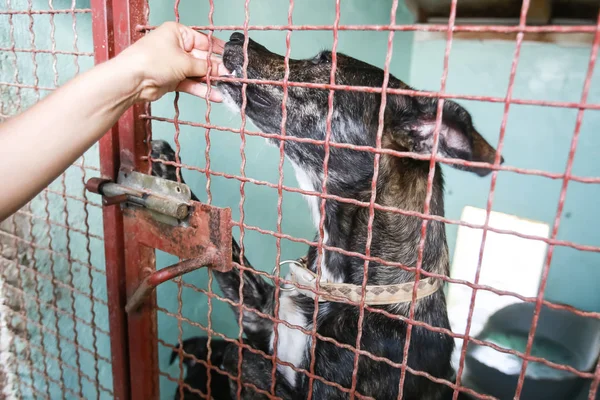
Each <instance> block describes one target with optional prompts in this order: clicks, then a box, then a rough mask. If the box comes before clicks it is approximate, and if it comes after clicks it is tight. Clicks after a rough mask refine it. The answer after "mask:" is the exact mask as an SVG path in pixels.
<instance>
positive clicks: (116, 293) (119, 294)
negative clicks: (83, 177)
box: [91, 0, 131, 400]
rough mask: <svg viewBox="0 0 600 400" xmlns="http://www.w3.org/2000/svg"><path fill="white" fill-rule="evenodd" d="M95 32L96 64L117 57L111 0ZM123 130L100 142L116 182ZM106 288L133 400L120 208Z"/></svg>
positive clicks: (101, 0) (112, 230) (101, 1)
mask: <svg viewBox="0 0 600 400" xmlns="http://www.w3.org/2000/svg"><path fill="white" fill-rule="evenodd" d="M91 6H92V32H93V36H94V60H95V62H96V64H99V63H102V62H105V61H107V60H109V59H110V58H112V57H114V54H115V53H114V52H115V48H114V25H113V16H112V1H111V0H92V1H91ZM119 164H120V162H119V128H118V126H114V127H113V128H112V129H111V130H110V131H108V132H107V133H106V135H104V137H103V138H102V139H101V140H100V172H101V174H102V176H103V177H105V178H108V179H113V180H114V179H116V178H117V174H118V170H119ZM102 214H103V223H104V248H105V257H106V264H105V265H106V289H107V298H108V309H109V314H108V315H109V317H108V318H109V323H110V346H111V363H112V373H113V391H114V396H115V399H118V400H125V399H129V398H130V396H131V393H130V378H129V354H128V348H127V347H128V346H127V337H128V335H127V316H126V314H125V303H126V300H127V297H126V292H125V279H124V277H125V253H124V241H123V215H122V213H121V209H120V208H119V207H118V206H107V207H103V210H102Z"/></svg>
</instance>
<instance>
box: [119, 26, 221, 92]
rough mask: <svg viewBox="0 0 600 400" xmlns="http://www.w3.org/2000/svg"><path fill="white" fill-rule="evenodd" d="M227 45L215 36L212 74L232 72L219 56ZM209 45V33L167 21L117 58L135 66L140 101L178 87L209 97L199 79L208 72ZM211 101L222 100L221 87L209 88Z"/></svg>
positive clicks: (206, 88)
mask: <svg viewBox="0 0 600 400" xmlns="http://www.w3.org/2000/svg"><path fill="white" fill-rule="evenodd" d="M224 44H225V42H224V41H222V40H220V39H217V38H215V37H213V38H212V54H211V60H210V75H211V76H219V75H225V74H228V73H229V72H228V71H227V69H226V68H225V66H223V64H222V62H221V59H220V57H218V55H220V54H223V46H224ZM209 46H210V42H209V39H208V36H206V35H204V34H202V33H199V32H196V31H194V30H193V29H191V28H188V27H187V26H184V25H181V24H179V23H176V22H165V23H164V24H162V25H160V26H159V27H158V28H156V29H155V30H154V31H152V32H151V33H149V34H148V35H146V36H144V37H143V38H142V39H140V40H138V41H137V42H136V43H134V44H133V45H131V46H130V47H128V48H127V49H125V50H124V51H123V52H122V53H121V54H120V55H119V56H117V57H116V60H120V61H121V62H122V63H123V66H124V67H125V68H134V71H135V72H134V73H135V77H136V78H135V79H136V82H137V84H136V94H135V101H137V102H149V101H155V100H158V99H159V98H161V97H162V96H163V95H164V94H165V93H167V92H172V91H175V90H177V91H180V92H186V93H189V94H192V95H195V96H199V97H205V98H206V96H207V94H208V87H207V86H206V85H205V84H203V83H200V82H199V78H203V77H205V76H206V75H207V74H208V73H209V71H208V70H209V63H208V62H207V61H208V49H209ZM209 100H211V101H215V102H220V101H222V100H223V98H222V96H221V93H220V92H219V91H218V89H216V88H214V87H211V88H210V94H209Z"/></svg>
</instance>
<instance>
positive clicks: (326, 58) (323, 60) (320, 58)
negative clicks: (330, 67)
mask: <svg viewBox="0 0 600 400" xmlns="http://www.w3.org/2000/svg"><path fill="white" fill-rule="evenodd" d="M312 62H313V64H328V63H330V62H331V56H330V55H329V54H328V53H327V52H322V53H319V54H317V55H316V56H315V58H313V59H312Z"/></svg>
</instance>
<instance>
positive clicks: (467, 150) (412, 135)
mask: <svg viewBox="0 0 600 400" xmlns="http://www.w3.org/2000/svg"><path fill="white" fill-rule="evenodd" d="M403 100H406V98H404V99H403ZM408 104H410V105H408ZM437 105H438V101H437V99H434V98H423V97H421V98H413V99H411V100H408V103H405V102H403V107H402V108H401V109H400V113H399V114H400V115H396V118H394V119H395V121H394V123H393V126H392V136H393V138H394V141H395V142H396V143H397V144H399V145H400V146H401V147H403V148H405V149H408V150H409V151H412V152H415V153H420V154H431V150H432V147H433V137H434V132H435V121H436V113H437ZM438 153H439V154H440V155H441V156H444V157H447V158H460V159H462V160H466V161H477V162H486V163H490V164H493V163H494V159H495V157H496V150H495V149H494V148H493V147H492V146H491V145H490V144H489V143H488V142H487V141H486V140H485V139H484V138H483V137H482V136H481V135H480V134H479V132H477V130H476V129H475V127H474V126H473V122H472V120H471V115H470V114H469V112H468V111H467V110H465V109H464V108H463V107H461V106H460V105H458V104H457V103H455V102H453V101H450V100H445V101H444V108H443V112H442V123H441V127H440V136H439V142H438ZM503 162H504V158H503V157H502V159H501V160H500V163H501V164H502V163H503ZM450 165H452V166H453V167H454V168H457V169H463V170H467V171H471V172H474V173H476V174H477V175H479V176H486V175H488V174H489V173H490V172H491V170H490V169H488V168H479V167H471V166H463V165H459V164H450Z"/></svg>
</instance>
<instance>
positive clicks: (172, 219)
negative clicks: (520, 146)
mask: <svg viewBox="0 0 600 400" xmlns="http://www.w3.org/2000/svg"><path fill="white" fill-rule="evenodd" d="M85 187H86V189H87V190H89V191H90V192H93V193H97V194H100V195H102V203H103V204H104V205H111V204H121V205H122V206H137V207H143V208H145V209H146V210H148V212H149V213H150V214H151V215H152V217H153V218H154V219H156V220H158V221H160V222H164V223H168V224H171V225H173V224H178V223H179V221H181V220H184V219H185V218H187V216H188V215H189V212H190V208H189V202H190V200H191V197H192V194H191V190H190V188H189V187H188V186H187V185H186V184H184V183H178V182H174V181H170V180H167V179H163V178H158V177H156V176H153V175H146V174H142V173H139V172H135V171H129V172H125V171H121V172H119V177H118V179H117V183H115V182H113V181H111V180H108V179H103V178H90V179H89V180H88V181H87V182H86V184H85Z"/></svg>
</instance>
